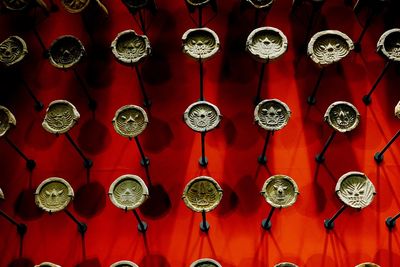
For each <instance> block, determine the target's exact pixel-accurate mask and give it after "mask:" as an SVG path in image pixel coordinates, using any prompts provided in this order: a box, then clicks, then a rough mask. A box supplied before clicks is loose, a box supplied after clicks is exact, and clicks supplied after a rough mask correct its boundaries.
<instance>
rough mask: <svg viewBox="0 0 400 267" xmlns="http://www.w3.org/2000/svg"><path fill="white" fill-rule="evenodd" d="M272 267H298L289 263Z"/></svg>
mask: <svg viewBox="0 0 400 267" xmlns="http://www.w3.org/2000/svg"><path fill="white" fill-rule="evenodd" d="M274 267H298V266H297V265H296V264H294V263H291V262H281V263H278V264H276V265H275V266H274Z"/></svg>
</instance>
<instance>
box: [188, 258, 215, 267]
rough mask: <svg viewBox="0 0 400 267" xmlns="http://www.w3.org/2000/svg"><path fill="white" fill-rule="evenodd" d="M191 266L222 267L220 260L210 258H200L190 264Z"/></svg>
mask: <svg viewBox="0 0 400 267" xmlns="http://www.w3.org/2000/svg"><path fill="white" fill-rule="evenodd" d="M190 267H222V265H221V264H219V262H217V261H216V260H213V259H209V258H203V259H199V260H197V261H194V262H193V263H192V264H190Z"/></svg>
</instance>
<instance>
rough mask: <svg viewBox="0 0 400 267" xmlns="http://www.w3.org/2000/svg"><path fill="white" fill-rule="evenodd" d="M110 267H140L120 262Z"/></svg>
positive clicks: (127, 262)
mask: <svg viewBox="0 0 400 267" xmlns="http://www.w3.org/2000/svg"><path fill="white" fill-rule="evenodd" d="M110 267H139V266H138V265H137V264H135V263H133V262H131V261H118V262H116V263H113V264H111V265H110Z"/></svg>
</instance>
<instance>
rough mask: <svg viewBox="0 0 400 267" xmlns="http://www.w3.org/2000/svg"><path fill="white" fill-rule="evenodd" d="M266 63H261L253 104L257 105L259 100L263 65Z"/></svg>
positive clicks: (263, 71) (263, 70)
mask: <svg viewBox="0 0 400 267" xmlns="http://www.w3.org/2000/svg"><path fill="white" fill-rule="evenodd" d="M266 65H267V63H263V64H262V65H261V70H260V77H259V78H258V85H257V94H256V98H255V99H254V105H257V104H258V103H259V102H260V100H261V88H262V84H263V80H264V73H265V66H266Z"/></svg>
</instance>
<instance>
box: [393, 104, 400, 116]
mask: <svg viewBox="0 0 400 267" xmlns="http://www.w3.org/2000/svg"><path fill="white" fill-rule="evenodd" d="M394 115H395V116H396V117H397V118H399V119H400V101H399V103H397V105H396V107H395V108H394Z"/></svg>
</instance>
